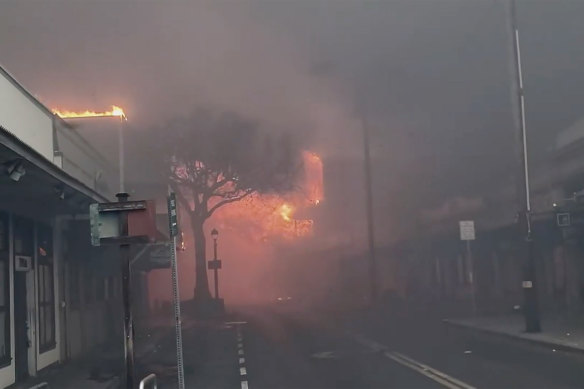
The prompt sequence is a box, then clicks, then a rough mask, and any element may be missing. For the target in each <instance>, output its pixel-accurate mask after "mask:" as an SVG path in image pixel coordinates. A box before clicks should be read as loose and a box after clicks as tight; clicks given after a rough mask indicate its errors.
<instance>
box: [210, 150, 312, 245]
mask: <svg viewBox="0 0 584 389" xmlns="http://www.w3.org/2000/svg"><path fill="white" fill-rule="evenodd" d="M303 162H304V174H303V175H301V177H299V182H298V183H297V186H298V187H300V190H298V191H295V192H291V193H286V194H282V195H276V194H263V195H260V194H253V195H251V196H248V197H246V198H245V199H243V200H241V201H238V202H235V203H233V204H230V205H228V206H226V207H223V208H221V209H220V210H219V211H218V212H217V213H216V214H215V216H214V217H215V218H216V219H215V220H216V221H217V222H219V223H220V224H221V225H222V226H223V228H227V229H231V230H233V231H237V232H239V233H241V234H244V235H245V236H246V237H248V238H250V239H253V240H255V241H259V242H267V241H269V240H271V239H273V238H276V239H278V238H279V239H281V238H283V239H297V238H302V237H308V236H311V235H312V231H313V227H314V221H313V220H311V219H304V218H299V217H297V216H295V214H297V213H301V214H306V215H307V216H308V215H310V212H311V211H310V209H311V208H313V207H315V206H317V205H318V204H319V203H320V202H321V201H322V199H323V189H322V188H323V184H322V161H321V160H320V157H319V156H318V155H316V154H314V153H311V152H308V151H306V152H304V153H303Z"/></svg>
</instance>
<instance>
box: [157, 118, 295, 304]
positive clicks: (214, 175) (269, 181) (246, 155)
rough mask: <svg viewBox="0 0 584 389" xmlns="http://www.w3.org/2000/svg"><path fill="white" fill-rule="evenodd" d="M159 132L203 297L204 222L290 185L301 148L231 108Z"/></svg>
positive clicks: (199, 297) (207, 295)
mask: <svg viewBox="0 0 584 389" xmlns="http://www.w3.org/2000/svg"><path fill="white" fill-rule="evenodd" d="M163 136H164V143H165V150H166V162H167V166H168V167H170V177H169V178H170V185H171V187H172V188H173V190H174V192H175V193H176V195H177V199H178V201H179V203H180V205H181V208H182V209H184V211H186V212H185V213H186V214H187V215H188V219H189V221H190V223H191V228H192V231H193V237H194V242H195V265H196V266H195V272H196V279H195V299H196V300H201V301H205V300H208V299H209V298H210V297H211V295H210V292H209V282H208V279H207V270H206V260H207V257H206V247H205V232H204V229H203V227H204V224H205V221H206V220H207V219H209V218H210V217H211V216H212V215H213V213H214V212H215V211H217V209H219V208H221V207H223V206H226V205H228V204H230V203H233V202H236V201H239V200H241V199H243V198H245V197H246V196H249V195H250V194H252V193H254V192H260V193H265V192H285V191H288V190H292V189H293V187H294V182H295V178H296V174H297V173H298V172H299V171H300V170H301V169H300V167H301V166H300V165H301V158H300V149H299V148H298V144H297V143H296V142H294V141H293V140H292V138H291V137H290V136H289V135H283V134H275V133H273V132H268V131H264V130H262V129H261V128H260V126H259V125H258V123H256V122H254V121H252V120H249V119H246V118H244V117H242V116H240V115H237V114H234V113H225V112H217V111H212V110H202V109H201V110H197V111H196V112H195V113H194V114H193V115H191V116H190V117H187V118H182V119H177V120H175V121H173V122H172V123H170V125H169V126H168V127H167V129H166V131H165V133H164V134H163ZM184 211H183V212H184Z"/></svg>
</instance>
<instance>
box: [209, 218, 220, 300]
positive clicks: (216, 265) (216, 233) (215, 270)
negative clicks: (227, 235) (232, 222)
mask: <svg viewBox="0 0 584 389" xmlns="http://www.w3.org/2000/svg"><path fill="white" fill-rule="evenodd" d="M211 236H212V237H213V265H212V268H213V277H214V279H215V300H219V266H220V265H219V261H218V259H217V238H218V237H219V231H217V229H216V228H213V230H211Z"/></svg>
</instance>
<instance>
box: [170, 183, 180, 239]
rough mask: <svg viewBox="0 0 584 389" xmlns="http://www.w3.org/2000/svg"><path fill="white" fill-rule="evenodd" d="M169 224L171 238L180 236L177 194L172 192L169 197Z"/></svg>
mask: <svg viewBox="0 0 584 389" xmlns="http://www.w3.org/2000/svg"><path fill="white" fill-rule="evenodd" d="M168 222H169V231H170V237H171V238H172V237H175V236H177V235H178V215H177V213H176V194H175V193H174V192H172V193H171V194H170V195H169V196H168Z"/></svg>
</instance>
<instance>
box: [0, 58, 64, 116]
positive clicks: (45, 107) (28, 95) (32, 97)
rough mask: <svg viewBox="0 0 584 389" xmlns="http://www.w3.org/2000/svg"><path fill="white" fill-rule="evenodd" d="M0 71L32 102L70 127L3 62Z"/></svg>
mask: <svg viewBox="0 0 584 389" xmlns="http://www.w3.org/2000/svg"><path fill="white" fill-rule="evenodd" d="M0 73H1V74H2V75H4V77H6V79H7V80H8V81H10V83H11V84H12V85H14V86H15V87H16V88H18V89H19V90H20V91H21V92H22V93H23V94H24V95H25V96H26V97H27V98H28V99H29V100H30V101H31V102H32V103H34V104H35V105H36V106H37V107H39V108H40V109H41V110H42V111H43V112H44V113H45V114H47V115H48V116H49V117H51V118H52V119H53V120H57V121H58V122H59V123H61V124H63V125H64V126H66V127H70V124H69V123H67V122H66V121H65V120H63V119H62V118H61V117H59V116H58V115H55V114H54V113H53V111H51V110H50V109H49V108H47V106H46V105H44V104H43V103H41V102H40V100H39V99H37V98H36V97H35V96H34V95H33V94H32V93H30V92H29V91H28V90H27V89H26V88H25V87H24V86H23V85H22V84H21V83H20V82H19V81H18V80H17V79H16V78H15V77H14V76H13V75H12V74H10V72H9V71H8V70H6V69H5V68H4V67H3V66H2V64H0Z"/></svg>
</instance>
